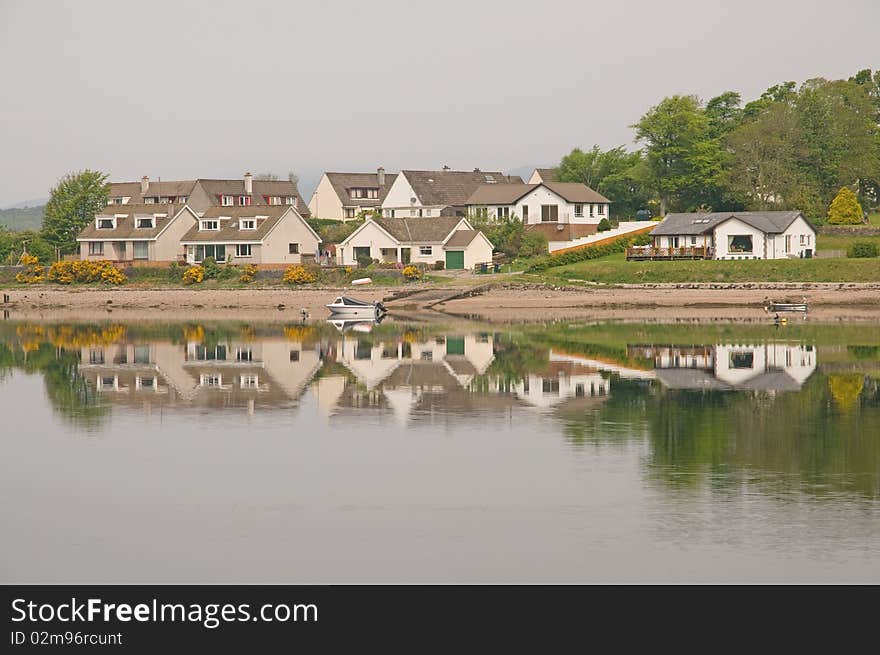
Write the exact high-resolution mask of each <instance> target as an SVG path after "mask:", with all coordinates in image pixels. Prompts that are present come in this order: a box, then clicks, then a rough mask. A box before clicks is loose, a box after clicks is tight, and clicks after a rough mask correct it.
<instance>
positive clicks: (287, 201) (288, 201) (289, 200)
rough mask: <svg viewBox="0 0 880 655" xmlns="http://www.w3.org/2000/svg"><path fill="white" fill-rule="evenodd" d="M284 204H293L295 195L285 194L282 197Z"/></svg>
mask: <svg viewBox="0 0 880 655" xmlns="http://www.w3.org/2000/svg"><path fill="white" fill-rule="evenodd" d="M284 204H285V205H293V204H296V196H285V197H284Z"/></svg>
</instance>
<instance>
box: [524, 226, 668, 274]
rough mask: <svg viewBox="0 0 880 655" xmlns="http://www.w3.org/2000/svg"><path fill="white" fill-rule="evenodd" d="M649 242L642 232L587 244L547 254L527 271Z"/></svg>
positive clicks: (581, 260) (564, 264)
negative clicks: (558, 252) (614, 239)
mask: <svg viewBox="0 0 880 655" xmlns="http://www.w3.org/2000/svg"><path fill="white" fill-rule="evenodd" d="M649 243H651V237H650V236H649V235H647V234H640V235H638V236H635V237H626V238H621V239H618V240H617V241H613V242H611V243H606V244H603V245H601V246H585V247H584V248H580V249H578V250H569V251H568V252H563V253H560V254H558V255H547V256H546V257H543V258H542V259H539V260H538V261H536V262H535V263H533V264H532V265H531V266H529V267H528V268H527V269H526V270H525V272H526V273H540V272H542V271H546V270H547V269H548V268H553V267H554V266H566V265H568V264H577V263H578V262H585V261H587V260H590V259H599V258H600V257H607V256H608V255H613V254H615V253H618V252H625V251H626V249H627V248H629V247H630V246H646V245H648V244H649Z"/></svg>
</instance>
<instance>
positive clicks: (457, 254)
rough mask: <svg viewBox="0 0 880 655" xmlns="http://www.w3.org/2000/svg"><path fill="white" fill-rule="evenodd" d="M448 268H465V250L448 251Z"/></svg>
mask: <svg viewBox="0 0 880 655" xmlns="http://www.w3.org/2000/svg"><path fill="white" fill-rule="evenodd" d="M446 268H452V269H455V268H458V269H461V268H464V250H447V251H446Z"/></svg>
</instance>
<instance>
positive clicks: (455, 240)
mask: <svg viewBox="0 0 880 655" xmlns="http://www.w3.org/2000/svg"><path fill="white" fill-rule="evenodd" d="M479 233H480V231H479V230H456V231H455V232H453V233H452V236H451V237H449V240H448V241H447V242H446V243H445V244H444V245H445V246H446V247H447V248H467V247H468V246H469V245H470V244H471V241H473V240H474V239H476V238H477V235H478V234H479Z"/></svg>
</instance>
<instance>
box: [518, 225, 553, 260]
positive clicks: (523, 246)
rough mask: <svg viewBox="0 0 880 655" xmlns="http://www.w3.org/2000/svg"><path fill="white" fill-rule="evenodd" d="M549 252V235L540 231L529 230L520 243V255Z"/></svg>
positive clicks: (528, 255) (533, 255)
mask: <svg viewBox="0 0 880 655" xmlns="http://www.w3.org/2000/svg"><path fill="white" fill-rule="evenodd" d="M546 254H547V237H545V236H544V235H543V234H541V233H540V232H534V231H531V230H530V231H527V232H525V233H524V234H523V235H522V239H521V240H520V243H519V253H518V255H519V256H520V257H537V256H538V255H546Z"/></svg>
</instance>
